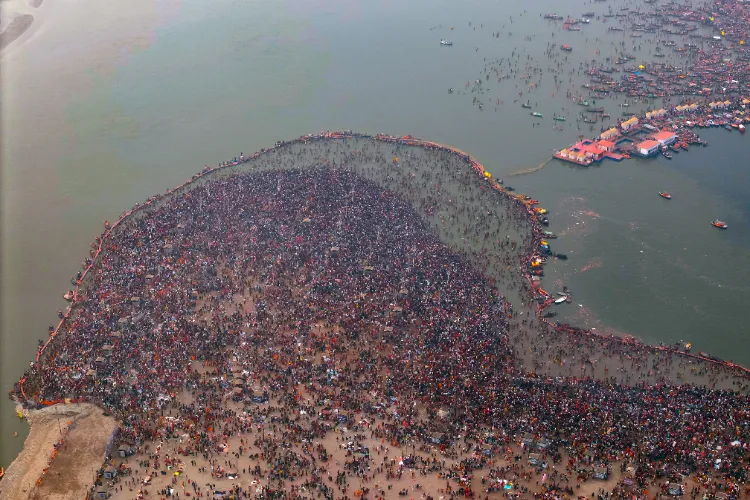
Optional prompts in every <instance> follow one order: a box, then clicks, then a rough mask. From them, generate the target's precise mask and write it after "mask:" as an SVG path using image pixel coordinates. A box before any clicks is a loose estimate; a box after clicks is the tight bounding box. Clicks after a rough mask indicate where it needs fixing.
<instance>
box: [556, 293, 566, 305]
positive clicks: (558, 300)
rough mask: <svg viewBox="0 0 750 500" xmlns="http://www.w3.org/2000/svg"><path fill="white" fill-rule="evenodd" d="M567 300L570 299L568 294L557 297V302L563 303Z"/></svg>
mask: <svg viewBox="0 0 750 500" xmlns="http://www.w3.org/2000/svg"><path fill="white" fill-rule="evenodd" d="M566 300H568V296H567V295H563V296H562V297H559V298H557V299H555V304H562V303H563V302H565V301H566Z"/></svg>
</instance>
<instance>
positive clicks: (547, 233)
mask: <svg viewBox="0 0 750 500" xmlns="http://www.w3.org/2000/svg"><path fill="white" fill-rule="evenodd" d="M543 234H544V237H545V238H549V239H551V240H554V239H556V238H557V235H556V234H555V233H553V232H551V231H544V233H543Z"/></svg>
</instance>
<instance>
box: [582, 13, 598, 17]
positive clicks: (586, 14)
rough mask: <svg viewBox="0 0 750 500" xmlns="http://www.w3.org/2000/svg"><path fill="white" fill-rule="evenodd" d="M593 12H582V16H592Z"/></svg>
mask: <svg viewBox="0 0 750 500" xmlns="http://www.w3.org/2000/svg"><path fill="white" fill-rule="evenodd" d="M594 16H595V14H594V13H593V12H584V13H583V17H594Z"/></svg>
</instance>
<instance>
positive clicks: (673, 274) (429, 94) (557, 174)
mask: <svg viewBox="0 0 750 500" xmlns="http://www.w3.org/2000/svg"><path fill="white" fill-rule="evenodd" d="M609 4H611V5H612V7H613V8H617V7H618V4H617V3H616V2H609V3H607V4H599V3H596V4H586V5H584V4H583V3H580V2H578V1H574V0H566V1H565V2H564V3H563V4H561V3H559V2H551V1H543V2H535V3H534V7H533V9H534V10H533V12H532V11H531V10H530V11H529V12H526V13H524V12H523V7H522V5H523V4H522V3H518V2H509V1H506V0H503V1H494V2H493V1H490V2H487V1H483V2H480V1H469V2H451V1H447V0H437V1H432V2H427V1H426V0H415V1H412V2H406V3H404V2H388V1H387V2H361V1H354V2H352V1H347V2H344V1H338V0H333V1H305V2H302V1H299V0H287V1H283V2H273V1H244V2H239V1H233V0H219V1H217V2H212V3H210V4H206V3H205V2H198V1H196V0H185V1H177V0H168V1H165V2H159V3H158V5H157V4H156V3H146V4H145V5H144V4H139V5H138V6H133V5H130V4H128V5H125V4H123V5H122V6H112V5H109V4H106V5H105V4H94V3H92V2H89V1H88V0H80V1H78V2H73V1H63V2H57V3H50V5H48V3H47V2H45V3H44V4H43V9H44V8H47V9H48V10H47V11H46V12H45V13H44V14H45V15H40V16H38V19H39V20H40V21H41V22H40V23H39V25H38V27H39V29H38V30H36V31H34V32H33V33H32V35H31V37H30V38H29V39H28V41H26V42H24V43H23V45H19V46H17V47H15V48H14V47H12V46H11V48H10V49H9V50H8V51H6V53H5V54H3V56H2V57H3V59H2V63H3V64H4V66H3V70H4V71H3V73H2V76H3V81H2V90H3V92H2V103H1V104H2V108H3V132H4V140H3V142H2V154H3V156H2V163H3V168H2V198H0V199H1V200H2V207H1V208H2V211H1V212H0V213H1V214H2V215H1V217H2V230H3V233H2V251H3V254H2V257H3V262H2V265H3V267H2V271H3V274H2V282H1V285H0V286H2V315H1V317H2V333H1V335H2V336H1V337H0V341H1V342H2V344H1V349H0V352H1V356H2V358H1V359H0V362H1V363H0V364H1V367H0V370H1V371H0V376H1V378H2V389H3V390H8V389H9V388H10V387H11V385H12V383H13V382H14V381H15V380H16V379H17V378H18V377H19V376H20V374H21V373H22V371H23V369H24V368H25V367H26V366H27V364H28V361H29V360H30V359H32V357H33V355H34V353H35V351H36V343H37V339H39V338H42V337H45V336H46V329H47V326H48V325H49V324H52V323H53V322H55V319H56V316H55V311H56V309H57V308H60V307H63V306H64V301H63V300H62V298H61V295H62V294H63V293H64V291H65V290H66V289H67V288H68V287H69V285H68V280H69V278H70V276H71V275H73V274H75V272H76V271H77V270H78V269H79V268H80V267H79V266H80V263H81V261H82V260H83V259H84V258H85V257H86V255H87V252H88V247H89V243H90V242H91V240H92V239H93V237H94V236H95V235H96V234H98V233H99V231H100V229H101V223H102V221H103V220H104V219H110V220H112V219H115V218H116V217H117V216H118V215H119V214H120V213H121V212H122V211H124V210H125V209H127V208H129V207H130V206H132V205H133V203H135V202H137V201H141V200H143V199H145V198H147V197H148V196H150V195H151V194H153V193H155V192H159V191H164V190H166V189H167V188H169V187H172V186H174V185H176V184H178V183H180V182H182V181H184V180H185V179H187V178H188V177H189V176H190V175H191V174H192V173H194V172H196V171H198V170H200V169H201V168H202V167H203V165H204V164H206V163H215V162H217V161H219V160H222V159H226V158H228V157H231V156H234V155H236V154H239V152H240V151H245V152H250V151H255V150H257V149H259V148H261V147H264V146H269V145H271V144H273V143H274V142H275V141H276V140H277V139H281V138H290V137H296V136H299V135H301V134H304V133H309V132H312V131H318V130H324V129H330V130H333V129H340V128H348V129H354V130H362V131H367V132H373V133H374V132H379V131H384V132H389V133H394V134H407V133H411V134H413V135H415V136H418V137H425V138H429V139H431V140H435V141H438V142H444V143H449V144H452V145H454V146H457V147H459V148H461V149H463V150H465V151H468V152H470V153H472V154H473V155H474V156H476V157H477V158H478V159H479V161H480V162H482V163H483V164H484V165H485V166H486V167H487V168H488V169H489V170H490V171H492V172H493V173H494V174H496V175H500V176H502V175H503V174H507V173H510V172H514V171H518V170H520V169H524V168H529V167H533V166H536V165H539V164H540V163H542V162H543V161H545V160H547V159H548V158H549V156H550V154H551V152H552V150H553V149H555V148H559V147H561V146H564V145H567V144H569V143H571V142H573V141H574V140H575V139H576V137H577V136H578V134H579V133H589V131H588V130H587V129H584V130H583V131H579V130H578V129H577V128H576V125H575V121H574V120H573V118H574V115H575V111H577V110H575V109H573V108H574V107H575V106H574V105H573V104H572V103H571V102H570V101H566V100H565V99H561V98H560V97H561V94H560V91H559V90H558V91H557V94H556V96H555V97H553V96H552V93H553V92H555V91H556V90H555V89H554V88H553V80H552V75H551V73H550V72H549V68H550V67H551V65H553V64H554V65H557V64H560V65H561V66H562V67H563V68H564V70H565V72H564V74H561V75H560V76H561V78H563V80H564V81H566V82H568V79H569V78H572V80H573V81H572V82H571V83H566V84H565V85H563V87H562V95H564V93H565V90H566V89H567V88H571V89H573V90H574V91H577V90H578V89H579V87H578V85H577V84H576V83H575V82H576V81H577V79H578V78H580V77H578V76H577V75H576V74H568V72H567V71H568V70H569V69H570V70H574V73H575V72H576V70H577V68H578V65H579V63H581V62H583V61H587V60H590V59H591V58H592V57H594V56H595V55H596V50H597V49H599V50H601V51H602V53H607V51H610V52H612V51H613V45H612V44H613V43H614V42H615V41H618V42H619V41H620V40H621V39H622V36H620V38H619V39H618V38H617V37H615V36H607V35H606V25H604V24H602V23H597V22H592V24H591V25H588V26H585V27H583V28H582V30H581V32H580V33H564V32H562V31H561V30H560V26H559V25H556V24H550V23H548V22H547V21H544V20H542V19H541V18H540V14H542V13H545V12H557V13H559V14H562V15H565V14H568V13H570V14H571V15H574V16H580V14H581V13H582V12H584V11H589V10H595V11H597V12H603V11H604V9H606V8H607V7H606V5H609ZM526 8H527V9H531V7H529V6H526ZM43 9H40V11H41V10H43ZM510 16H512V18H513V21H512V24H511V20H510ZM91 19H96V20H97V22H96V24H94V23H93V21H91ZM469 22H472V25H471V26H470V25H469ZM451 26H453V29H452V30H451ZM32 31H33V30H32ZM493 32H499V33H500V36H499V38H494V37H492V33H493ZM509 32H512V35H511V34H509ZM553 33H554V36H553V35H552V34H553ZM649 36H650V35H645V36H644V39H643V40H642V41H641V44H642V49H641V51H639V52H636V54H642V57H647V54H648V51H649V50H650V47H652V45H649V44H648V42H647V41H646V40H647V39H648V37H649ZM443 37H445V38H448V39H450V40H451V41H452V42H454V46H453V47H441V46H440V45H439V41H440V39H441V38H443ZM526 37H529V38H528V39H526ZM597 37H598V38H599V40H596V38H597ZM553 41H554V42H556V43H558V44H561V43H569V44H571V45H573V48H574V50H573V52H572V53H571V54H569V55H567V57H568V60H563V59H561V57H562V56H561V55H560V54H559V53H558V52H556V51H554V54H555V58H554V59H553V60H550V59H548V58H547V57H546V56H545V55H544V53H545V51H546V49H547V46H548V43H550V42H553ZM612 53H613V52H612ZM516 54H520V57H518V58H517V59H515V61H517V62H515V63H514V66H513V68H514V72H516V71H517V72H518V73H521V74H525V73H527V72H528V69H527V68H526V67H525V66H526V64H527V62H528V63H529V64H530V65H532V66H533V67H537V68H541V69H542V70H543V72H542V73H539V74H537V75H536V76H534V77H533V78H532V80H531V82H533V83H535V87H534V89H533V90H531V93H529V85H528V84H527V83H524V82H520V81H519V80H517V79H512V78H511V79H507V80H502V81H501V82H498V81H497V79H496V78H495V77H494V76H493V77H492V78H490V79H489V80H487V79H486V77H485V68H486V67H487V68H490V67H492V66H493V64H494V63H493V61H494V60H496V59H499V58H504V60H505V61H507V60H508V58H510V57H515V55H516ZM505 68H506V70H505V71H508V70H509V69H510V66H507V65H506V66H505ZM481 78H485V79H484V80H483V83H482V84H481V85H476V84H475V83H471V82H475V80H476V79H481ZM467 82H469V86H468V88H467V86H466V85H467ZM449 88H453V89H454V90H455V92H454V93H453V94H451V95H449V94H448V89H449ZM472 90H473V92H472ZM519 91H522V92H523V93H524V95H523V96H519V95H518V92H519ZM459 92H460V93H459ZM475 97H476V98H478V99H481V101H482V103H483V109H482V110H481V111H480V110H479V108H478V105H477V103H476V102H473V100H474V98H475ZM526 98H529V99H531V101H532V103H534V107H535V109H538V110H539V111H541V112H543V113H544V114H545V118H544V119H543V120H541V121H540V126H538V127H532V120H533V119H532V118H531V117H529V116H528V111H527V110H525V109H522V108H521V107H520V101H519V102H516V103H514V102H513V101H514V100H518V99H522V100H525V99H526ZM498 100H502V104H496V103H497V102H498ZM601 104H602V105H604V106H605V107H607V108H610V109H611V111H610V112H611V113H612V114H613V116H614V115H615V111H616V105H615V104H614V103H611V102H609V103H608V102H607V101H604V102H602V103H601ZM553 113H562V114H566V116H568V117H569V120H568V121H567V122H565V124H564V126H563V127H562V130H557V129H555V128H553V126H554V125H553V124H554V122H553V121H552V119H551V116H552V114H553ZM701 135H702V136H703V137H704V138H706V139H707V140H708V141H709V142H710V143H711V146H710V147H709V148H705V149H702V148H701V149H695V150H694V149H691V151H690V152H687V153H681V154H679V155H675V158H674V160H672V161H671V162H668V161H667V160H664V159H661V158H659V159H655V160H631V161H626V162H623V163H619V164H618V163H607V162H605V163H604V164H603V165H601V166H600V167H593V168H588V169H584V168H576V167H571V166H567V165H564V164H562V163H559V162H556V161H555V162H551V163H549V164H548V165H547V166H546V167H545V168H544V169H543V170H541V171H539V172H537V173H535V174H532V175H527V176H519V177H509V178H507V179H506V182H507V183H509V184H511V185H513V186H514V187H516V188H517V189H519V190H523V191H526V192H528V193H529V194H532V195H533V196H534V197H535V198H538V199H540V200H541V201H542V205H543V206H544V207H546V208H548V209H550V210H551V211H552V215H553V216H552V226H551V227H550V229H551V230H552V231H554V232H556V233H558V234H560V235H561V237H560V238H559V239H558V240H556V241H554V242H553V248H554V249H555V250H556V251H559V252H564V253H567V254H568V255H569V257H570V259H569V260H568V261H567V262H565V263H557V264H555V265H550V266H548V269H547V276H546V277H545V286H546V287H547V288H549V289H550V290H551V291H554V290H555V289H556V287H560V286H562V284H565V285H568V286H570V287H571V288H572V289H573V291H574V293H575V301H574V303H573V304H572V305H568V306H565V307H566V308H565V309H563V308H562V307H561V309H560V310H561V312H563V311H564V312H565V314H566V315H568V316H569V317H570V318H571V320H574V321H576V322H581V323H586V324H588V325H591V326H596V327H597V328H604V327H610V328H613V329H616V330H618V331H622V332H626V333H630V334H633V335H636V336H640V337H642V338H643V339H645V340H647V341H651V342H660V341H664V342H669V341H676V340H679V339H684V340H691V341H692V342H693V344H694V346H695V348H696V349H697V350H710V351H711V352H713V353H715V354H717V355H720V356H723V357H726V358H731V359H734V360H736V361H741V362H745V363H750V354H748V353H750V349H748V341H747V339H746V333H747V326H746V320H745V317H744V314H743V306H744V305H745V302H746V298H747V297H749V296H750V294H749V293H748V285H747V283H748V279H749V278H750V251H749V250H748V244H750V236H749V235H750V231H749V229H750V225H749V224H748V223H747V221H746V218H747V214H748V211H750V205H748V200H749V199H750V198H748V197H747V195H746V193H747V192H748V190H749V188H750V176H748V175H747V167H746V165H747V162H746V161H743V159H744V158H747V156H748V153H750V143H749V142H748V140H750V139H748V138H747V137H741V136H739V134H737V133H728V132H725V131H723V130H717V131H712V132H703V133H702V134H701ZM659 190H668V191H670V192H671V193H672V194H673V196H674V199H673V200H672V201H669V202H668V201H666V200H663V199H661V198H660V197H659V196H658V195H657V191H659ZM716 217H719V218H722V219H723V220H726V221H727V222H728V223H729V225H730V229H729V231H719V230H716V229H714V228H712V227H710V226H709V222H710V221H711V220H713V219H714V218H716ZM14 431H18V432H19V433H21V434H23V433H24V425H23V424H22V423H19V422H18V420H17V419H16V418H15V417H14V414H13V412H12V408H11V405H10V403H9V402H8V401H7V400H6V399H5V398H4V397H3V398H0V444H1V449H0V464H7V463H8V462H9V461H10V460H12V458H13V456H15V454H16V453H17V451H18V449H19V448H20V446H21V444H22V442H21V439H22V438H15V439H14V438H12V437H11V435H12V433H13V432H14Z"/></svg>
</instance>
